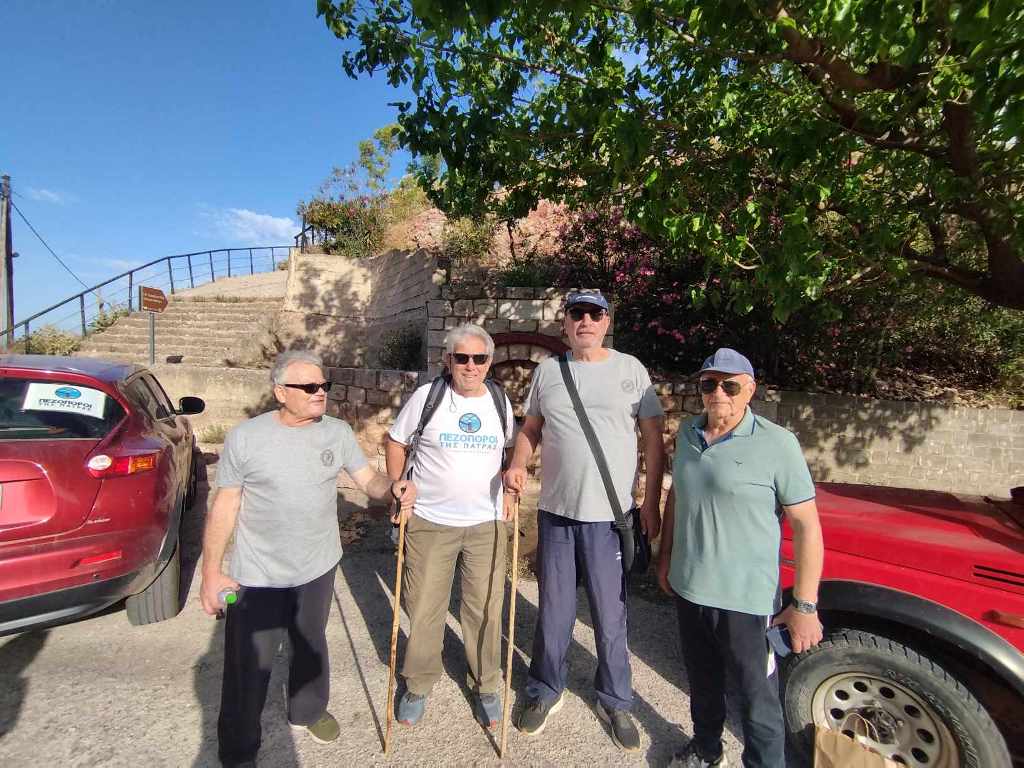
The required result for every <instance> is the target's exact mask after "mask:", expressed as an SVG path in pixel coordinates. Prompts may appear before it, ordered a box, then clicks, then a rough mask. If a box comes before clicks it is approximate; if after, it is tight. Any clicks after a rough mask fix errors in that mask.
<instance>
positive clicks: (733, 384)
mask: <svg viewBox="0 0 1024 768" xmlns="http://www.w3.org/2000/svg"><path fill="white" fill-rule="evenodd" d="M719 384H721V385H722V391H723V392H725V394H727V395H728V396H729V397H736V395H738V394H739V393H740V390H742V389H743V382H741V381H736V380H735V379H724V380H723V381H719V380H718V379H701V380H700V391H701V394H705V395H710V394H711V393H712V392H714V391H715V390H716V389H718V385H719Z"/></svg>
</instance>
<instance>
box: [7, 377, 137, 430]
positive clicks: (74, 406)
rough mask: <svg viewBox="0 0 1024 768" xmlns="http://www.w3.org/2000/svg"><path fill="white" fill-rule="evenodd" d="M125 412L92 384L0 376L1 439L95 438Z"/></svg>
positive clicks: (117, 420)
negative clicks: (89, 385) (84, 384)
mask: <svg viewBox="0 0 1024 768" xmlns="http://www.w3.org/2000/svg"><path fill="white" fill-rule="evenodd" d="M124 414H125V411H124V408H122V407H121V405H120V403H118V402H117V401H116V400H114V399H113V398H112V397H110V396H109V395H107V394H106V393H105V392H102V391H100V390H98V389H94V388H92V387H86V386H83V385H81V384H73V383H70V382H63V381H45V380H39V379H21V378H14V377H9V376H2V377H0V440H82V439H89V440H95V439H99V438H101V437H105V436H106V435H107V433H109V432H110V430H112V429H113V428H114V427H115V426H116V425H117V423H118V422H120V421H121V419H122V418H124Z"/></svg>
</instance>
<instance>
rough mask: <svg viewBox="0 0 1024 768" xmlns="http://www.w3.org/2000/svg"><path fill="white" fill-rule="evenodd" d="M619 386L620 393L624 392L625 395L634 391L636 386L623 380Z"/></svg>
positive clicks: (627, 380)
mask: <svg viewBox="0 0 1024 768" xmlns="http://www.w3.org/2000/svg"><path fill="white" fill-rule="evenodd" d="M619 386H621V387H622V391H623V392H625V393H626V394H627V395H628V394H629V393H630V392H632V391H633V390H634V389H636V384H634V383H633V382H632V380H630V379H625V380H623V381H622V382H621V384H620V385H619Z"/></svg>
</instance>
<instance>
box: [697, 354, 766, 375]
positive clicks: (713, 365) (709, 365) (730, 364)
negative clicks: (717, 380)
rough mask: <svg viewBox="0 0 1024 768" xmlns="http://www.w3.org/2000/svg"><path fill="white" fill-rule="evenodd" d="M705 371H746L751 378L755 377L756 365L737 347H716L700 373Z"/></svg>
mask: <svg viewBox="0 0 1024 768" xmlns="http://www.w3.org/2000/svg"><path fill="white" fill-rule="evenodd" d="M704 371H715V372H716V373H745V374H747V375H748V376H750V378H754V366H752V365H751V364H750V361H749V360H747V358H745V357H744V356H743V355H741V354H740V353H739V352H737V351H736V350H735V349H729V348H728V347H720V348H719V349H716V350H715V354H713V355H711V357H709V358H708V359H706V360H705V361H704V365H702V366H701V367H700V373H704Z"/></svg>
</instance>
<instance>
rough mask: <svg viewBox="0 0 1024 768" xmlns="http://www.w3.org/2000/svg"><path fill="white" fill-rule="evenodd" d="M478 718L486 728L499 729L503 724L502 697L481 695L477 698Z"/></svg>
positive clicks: (490, 694)
mask: <svg viewBox="0 0 1024 768" xmlns="http://www.w3.org/2000/svg"><path fill="white" fill-rule="evenodd" d="M477 717H478V718H480V722H481V723H483V725H485V726H486V727H488V728H495V727H497V725H498V723H500V722H501V696H499V695H498V694H496V693H481V694H480V695H479V696H478V697H477Z"/></svg>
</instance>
